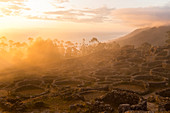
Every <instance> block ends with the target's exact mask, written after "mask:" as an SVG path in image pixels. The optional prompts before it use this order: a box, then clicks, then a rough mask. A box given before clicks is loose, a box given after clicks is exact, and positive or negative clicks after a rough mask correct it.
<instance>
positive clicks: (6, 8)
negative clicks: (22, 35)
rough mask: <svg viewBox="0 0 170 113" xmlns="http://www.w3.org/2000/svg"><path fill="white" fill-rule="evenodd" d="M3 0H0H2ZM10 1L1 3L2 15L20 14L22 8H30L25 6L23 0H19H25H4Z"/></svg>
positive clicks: (0, 0)
mask: <svg viewBox="0 0 170 113" xmlns="http://www.w3.org/2000/svg"><path fill="white" fill-rule="evenodd" d="M2 1H3V0H0V2H2ZM6 1H9V2H12V3H6V4H4V5H3V7H0V11H1V12H2V13H3V15H8V16H12V15H20V14H21V12H22V11H24V10H31V9H30V8H27V7H26V6H25V5H24V4H23V2H19V1H25V0H6Z"/></svg>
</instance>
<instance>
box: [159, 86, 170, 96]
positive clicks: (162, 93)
mask: <svg viewBox="0 0 170 113" xmlns="http://www.w3.org/2000/svg"><path fill="white" fill-rule="evenodd" d="M156 94H157V95H159V96H161V97H165V98H170V88H167V89H163V90H160V91H158V92H156Z"/></svg>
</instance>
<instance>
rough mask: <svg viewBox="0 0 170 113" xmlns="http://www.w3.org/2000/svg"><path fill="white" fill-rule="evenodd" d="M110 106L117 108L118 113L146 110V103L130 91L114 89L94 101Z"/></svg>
mask: <svg viewBox="0 0 170 113" xmlns="http://www.w3.org/2000/svg"><path fill="white" fill-rule="evenodd" d="M96 100H97V101H102V102H104V103H106V104H109V105H111V106H119V108H118V109H119V112H120V113H124V112H125V111H127V110H147V101H146V100H144V99H143V98H142V97H141V96H139V95H138V94H136V93H134V92H132V91H126V90H122V89H115V90H112V91H111V92H109V93H107V94H106V95H104V96H103V97H101V98H98V99H96Z"/></svg>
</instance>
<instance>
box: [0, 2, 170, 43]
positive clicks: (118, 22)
mask: <svg viewBox="0 0 170 113" xmlns="http://www.w3.org/2000/svg"><path fill="white" fill-rule="evenodd" d="M169 14H170V0H0V26H1V27H0V36H2V35H5V36H6V37H7V38H10V39H17V40H25V39H26V38H28V37H29V36H31V37H36V36H42V37H46V38H54V37H55V38H56V37H57V38H59V39H62V38H63V39H64V38H66V39H69V37H70V38H73V37H74V36H75V37H76V34H77V33H79V34H80V33H83V34H84V33H89V34H90V33H91V35H88V36H89V37H90V36H92V35H96V36H100V35H101V34H100V35H99V34H98V33H102V32H103V34H107V33H108V34H110V35H109V36H108V35H106V36H108V37H109V38H111V37H112V36H113V38H114V37H115V36H114V33H116V32H117V33H118V35H122V34H125V33H128V32H130V31H132V30H134V29H136V28H138V27H147V26H155V25H168V24H169V23H170V15H169ZM92 32H93V33H94V34H92ZM74 33H75V35H74ZM111 33H113V34H111ZM118 35H117V36H118ZM78 36H81V37H80V38H84V37H83V36H82V35H77V37H78ZM88 36H87V37H88ZM106 36H104V35H102V37H101V38H107V37H106Z"/></svg>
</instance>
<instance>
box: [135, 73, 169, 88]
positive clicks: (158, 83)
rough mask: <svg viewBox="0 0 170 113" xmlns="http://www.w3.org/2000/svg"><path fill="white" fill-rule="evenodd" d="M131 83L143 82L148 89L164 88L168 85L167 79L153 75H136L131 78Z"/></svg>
mask: <svg viewBox="0 0 170 113" xmlns="http://www.w3.org/2000/svg"><path fill="white" fill-rule="evenodd" d="M132 81H136V82H138V81H143V82H145V83H146V84H147V85H148V87H149V88H154V87H165V86H167V84H168V78H166V77H162V76H155V75H136V76H133V77H132Z"/></svg>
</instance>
